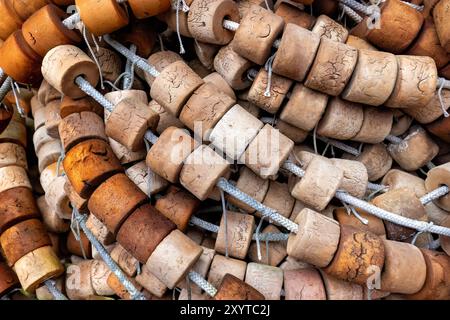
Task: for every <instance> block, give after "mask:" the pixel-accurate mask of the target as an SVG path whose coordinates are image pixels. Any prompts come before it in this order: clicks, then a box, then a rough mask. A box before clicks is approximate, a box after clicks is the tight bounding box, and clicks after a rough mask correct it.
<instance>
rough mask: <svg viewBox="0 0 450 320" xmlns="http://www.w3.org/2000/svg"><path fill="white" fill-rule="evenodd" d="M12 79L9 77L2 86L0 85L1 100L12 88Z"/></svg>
mask: <svg viewBox="0 0 450 320" xmlns="http://www.w3.org/2000/svg"><path fill="white" fill-rule="evenodd" d="M12 83H13V81H12V79H11V77H7V78H6V80H5V81H3V84H2V86H1V87H0V101H3V99H4V98H5V97H6V94H7V93H8V92H9V90H11V87H12Z"/></svg>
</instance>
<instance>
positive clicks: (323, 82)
mask: <svg viewBox="0 0 450 320" xmlns="http://www.w3.org/2000/svg"><path fill="white" fill-rule="evenodd" d="M357 59H358V50H356V49H355V48H352V47H350V46H348V45H346V44H344V43H340V42H335V41H332V40H329V39H321V40H320V45H319V49H318V50H317V55H316V57H315V59H314V63H313V65H312V66H311V69H310V71H309V73H308V76H307V77H306V81H305V86H307V87H308V88H310V89H314V90H318V91H320V92H323V93H326V94H329V95H331V96H337V95H339V94H340V93H341V92H342V91H343V90H344V88H345V86H346V85H347V83H348V81H349V80H350V77H351V75H352V73H353V70H354V69H355V65H356V61H357Z"/></svg>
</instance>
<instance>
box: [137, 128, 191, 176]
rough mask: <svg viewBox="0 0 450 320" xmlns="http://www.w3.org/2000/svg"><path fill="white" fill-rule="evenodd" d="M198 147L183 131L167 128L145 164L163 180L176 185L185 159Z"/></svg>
mask: <svg viewBox="0 0 450 320" xmlns="http://www.w3.org/2000/svg"><path fill="white" fill-rule="evenodd" d="M197 146H198V142H196V141H195V140H194V139H192V138H191V136H190V135H189V134H188V133H186V132H185V131H184V130H182V129H179V128H176V127H169V128H167V129H166V130H165V131H164V132H163V133H162V134H161V135H160V137H159V138H158V141H157V142H156V143H155V144H154V145H153V146H152V147H151V148H150V151H149V152H148V154H147V159H146V163H147V166H149V167H150V168H151V169H152V170H153V171H154V172H155V173H157V174H158V175H160V176H161V177H163V178H164V179H166V180H168V181H170V182H172V183H176V182H178V177H179V175H180V171H181V168H182V167H183V163H184V162H185V160H186V158H187V157H188V156H189V155H190V154H191V153H192V151H194V149H195V148H196V147H197Z"/></svg>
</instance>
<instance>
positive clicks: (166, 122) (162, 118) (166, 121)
mask: <svg viewBox="0 0 450 320" xmlns="http://www.w3.org/2000/svg"><path fill="white" fill-rule="evenodd" d="M233 92H234V91H233ZM148 106H149V108H150V109H152V110H153V111H155V112H156V113H157V114H159V121H158V126H157V127H156V132H157V133H158V134H162V133H163V132H164V130H166V129H167V128H169V127H177V128H184V124H183V123H182V122H181V121H180V120H179V119H178V118H177V117H175V116H174V115H173V114H171V113H170V112H167V111H166V110H165V109H164V108H163V107H162V106H161V105H160V104H159V103H158V102H156V101H155V100H152V101H150V103H149V104H148Z"/></svg>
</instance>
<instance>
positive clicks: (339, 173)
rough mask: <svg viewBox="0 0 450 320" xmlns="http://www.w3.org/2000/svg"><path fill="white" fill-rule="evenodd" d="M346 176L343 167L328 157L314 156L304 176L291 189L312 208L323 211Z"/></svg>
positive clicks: (296, 196) (292, 192) (294, 194)
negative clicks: (339, 166) (335, 164)
mask: <svg viewBox="0 0 450 320" xmlns="http://www.w3.org/2000/svg"><path fill="white" fill-rule="evenodd" d="M343 177H344V172H343V170H342V169H340V168H338V167H336V166H334V165H333V164H332V163H331V162H330V161H328V160H327V159H321V158H317V157H316V158H314V159H313V160H311V162H310V164H309V165H308V167H307V168H306V173H305V176H304V177H303V178H301V179H300V180H299V179H296V180H297V182H296V183H295V185H294V186H293V188H292V189H291V195H292V196H293V197H294V198H296V199H298V200H300V201H302V202H304V203H305V204H306V205H308V206H310V207H311V208H313V209H315V210H318V211H322V210H323V209H325V207H326V206H327V205H328V203H329V202H330V201H331V199H332V198H333V197H334V194H335V193H336V191H337V190H338V188H339V187H340V186H341V184H342V181H343Z"/></svg>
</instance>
